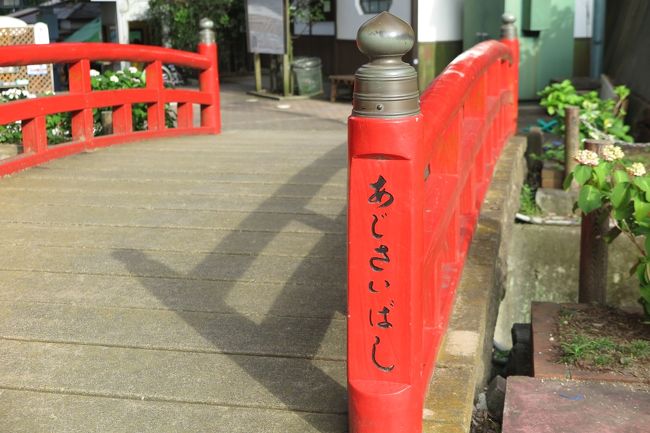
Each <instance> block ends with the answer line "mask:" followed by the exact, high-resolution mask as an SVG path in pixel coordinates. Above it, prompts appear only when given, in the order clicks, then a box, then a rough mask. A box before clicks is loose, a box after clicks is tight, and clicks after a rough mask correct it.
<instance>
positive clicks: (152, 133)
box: [0, 38, 221, 176]
mask: <svg viewBox="0 0 650 433" xmlns="http://www.w3.org/2000/svg"><path fill="white" fill-rule="evenodd" d="M100 60H103V61H129V62H142V63H145V64H146V67H145V72H146V76H147V81H146V87H145V88H139V89H120V90H103V91H92V89H91V85H90V62H92V61H100ZM43 63H69V64H70V67H69V72H68V81H69V83H70V84H69V92H68V93H64V94H58V95H54V96H44V97H38V98H34V99H25V100H20V101H13V102H7V103H4V104H0V124H8V123H11V122H15V121H21V123H22V138H23V139H22V148H23V152H22V153H20V154H18V155H16V156H15V157H12V158H7V159H3V160H0V176H3V175H6V174H10V173H13V172H16V171H18V170H22V169H25V168H28V167H32V166H34V165H38V164H42V163H43V162H46V161H49V160H51V159H56V158H60V157H62V156H66V155H70V154H74V153H78V152H82V151H84V150H87V149H93V148H96V147H102V146H110V145H113V144H119V143H126V142H130V141H135V140H141V139H145V138H154V137H167V136H177V135H190V134H218V133H219V132H220V131H221V115H220V110H219V76H218V64H217V46H216V44H215V43H214V42H213V41H212V40H210V39H209V38H208V40H207V41H205V42H201V43H199V45H198V53H190V52H185V51H179V50H173V49H169V48H162V47H155V46H146V45H122V44H111V43H56V44H48V45H17V46H5V47H0V66H22V65H31V64H43ZM163 64H174V65H176V66H182V67H188V68H194V69H198V70H199V90H189V89H168V88H165V87H164V85H163V78H162V65H163ZM169 102H177V103H178V109H177V117H176V122H177V127H176V128H167V127H166V126H165V104H166V103H169ZM136 103H144V104H147V130H146V131H134V130H133V125H132V118H131V107H132V105H133V104H136ZM192 104H198V105H200V106H201V125H200V126H198V127H195V126H193V110H192ZM100 107H113V134H111V135H106V136H98V137H95V136H94V134H93V112H92V110H93V109H95V108H100ZM61 112H71V113H72V131H71V132H72V141H71V142H67V143H62V144H58V145H56V146H51V145H48V143H47V133H46V130H45V116H46V115H48V114H54V113H61Z"/></svg>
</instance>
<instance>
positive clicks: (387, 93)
mask: <svg viewBox="0 0 650 433" xmlns="http://www.w3.org/2000/svg"><path fill="white" fill-rule="evenodd" d="M414 42H415V33H414V32H413V29H412V28H411V26H410V25H409V24H408V23H406V22H404V21H403V20H401V19H399V18H398V17H396V16H394V15H391V14H390V13H388V12H382V13H380V14H378V15H377V16H375V17H374V18H372V19H370V20H368V21H367V22H365V23H364V24H363V25H362V26H361V27H360V28H359V31H358V32H357V47H358V48H359V50H360V51H361V52H362V53H364V54H365V55H367V56H368V57H369V59H370V62H369V63H366V64H365V65H363V66H361V67H360V68H359V69H358V70H357V72H356V76H355V84H354V99H353V110H352V113H353V114H354V115H357V116H365V117H399V116H407V115H413V114H417V113H419V111H420V103H419V96H420V94H419V89H418V82H417V73H416V71H415V69H414V68H413V67H412V66H411V65H409V64H408V63H404V62H403V61H402V56H404V55H405V54H406V53H408V52H409V51H410V50H411V49H412V48H413V44H414Z"/></svg>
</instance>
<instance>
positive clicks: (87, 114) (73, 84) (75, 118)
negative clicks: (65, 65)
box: [68, 59, 94, 146]
mask: <svg viewBox="0 0 650 433" xmlns="http://www.w3.org/2000/svg"><path fill="white" fill-rule="evenodd" d="M68 77H69V82H70V85H69V88H70V94H75V95H78V99H79V100H80V101H83V100H84V99H85V95H87V94H88V93H90V92H91V86H90V61H88V60H87V59H82V60H79V61H78V62H76V63H73V64H72V65H70V72H69V75H68ZM93 124H94V122H93V110H92V108H83V109H81V110H80V111H75V112H73V113H72V140H73V141H82V142H85V143H86V146H88V145H89V144H91V143H92V141H93V136H94V134H93V126H94V125H93Z"/></svg>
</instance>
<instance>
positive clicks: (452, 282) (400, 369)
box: [348, 13, 518, 433]
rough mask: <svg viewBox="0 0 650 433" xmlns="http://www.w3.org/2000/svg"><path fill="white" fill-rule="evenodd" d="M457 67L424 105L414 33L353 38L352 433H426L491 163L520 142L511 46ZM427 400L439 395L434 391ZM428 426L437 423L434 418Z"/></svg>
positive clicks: (382, 22)
mask: <svg viewBox="0 0 650 433" xmlns="http://www.w3.org/2000/svg"><path fill="white" fill-rule="evenodd" d="M513 29H514V26H513V25H512V21H510V22H509V23H506V24H504V30H505V33H506V34H505V37H504V39H503V40H502V41H501V42H497V41H487V42H483V43H480V44H478V45H477V46H475V47H474V48H472V49H471V50H469V51H467V52H465V53H463V54H462V55H461V56H459V57H458V58H457V59H456V60H454V61H453V62H452V63H451V64H450V65H449V66H448V67H447V69H446V70H445V71H444V72H443V73H442V74H441V75H440V76H439V77H438V78H437V79H436V80H435V82H434V83H433V84H432V85H431V86H430V87H429V88H428V89H427V90H426V92H424V94H423V95H422V97H421V104H420V103H419V101H418V90H417V79H416V74H415V71H414V70H413V69H412V68H411V67H410V66H408V65H406V64H405V63H402V61H401V56H402V55H403V54H405V53H406V52H407V51H408V50H410V48H411V47H412V45H413V31H412V29H411V28H410V26H408V24H406V23H404V22H402V21H401V20H399V19H397V18H395V17H393V16H392V15H390V14H387V13H382V14H380V15H378V16H377V17H375V18H373V19H372V20H371V21H369V22H367V23H366V24H364V26H363V27H362V28H361V29H360V30H359V35H358V45H359V47H360V49H361V51H363V52H364V53H366V54H367V55H368V56H369V57H370V59H371V62H370V63H369V64H366V65H364V66H362V67H361V68H360V69H359V70H358V71H357V75H356V82H355V95H354V109H353V113H352V116H351V117H350V119H349V123H348V125H349V137H348V138H349V213H348V215H349V217H348V218H349V220H348V237H349V244H348V261H349V262H348V392H349V399H350V400H349V405H350V407H349V413H350V431H351V433H371V432H372V433H375V432H382V433H396V432H404V433H414V432H419V431H421V429H422V409H423V400H424V395H425V393H426V391H427V387H428V383H429V380H430V376H431V374H432V370H433V367H434V364H435V360H436V355H437V351H438V348H439V345H440V342H441V338H442V336H443V334H444V332H445V329H446V327H447V322H448V319H449V315H450V311H451V308H452V305H453V301H454V295H455V289H456V286H457V283H458V281H459V278H460V274H461V271H462V268H463V263H464V259H465V255H466V253H467V249H468V247H469V244H470V241H471V238H472V234H473V231H474V228H475V225H476V221H477V218H478V213H479V210H480V206H481V202H482V200H483V197H484V194H485V192H486V190H487V188H488V185H489V183H490V181H491V177H492V171H493V168H494V165H495V163H496V160H497V158H498V157H499V154H500V152H501V149H502V148H503V146H504V144H505V143H506V141H507V140H508V138H509V137H510V136H511V135H512V134H513V133H514V131H515V122H516V116H517V102H516V101H517V90H516V89H517V69H518V62H517V59H518V41H517V40H516V39H515V37H514V30H513ZM434 392H435V391H434ZM434 416H435V414H434Z"/></svg>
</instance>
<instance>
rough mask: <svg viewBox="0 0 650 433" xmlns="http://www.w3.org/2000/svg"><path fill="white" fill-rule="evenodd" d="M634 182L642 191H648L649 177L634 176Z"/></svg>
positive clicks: (649, 189)
mask: <svg viewBox="0 0 650 433" xmlns="http://www.w3.org/2000/svg"><path fill="white" fill-rule="evenodd" d="M634 184H635V185H636V186H638V187H639V188H640V189H641V190H642V191H643V192H646V193H648V192H650V177H648V176H642V177H635V178H634Z"/></svg>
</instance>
